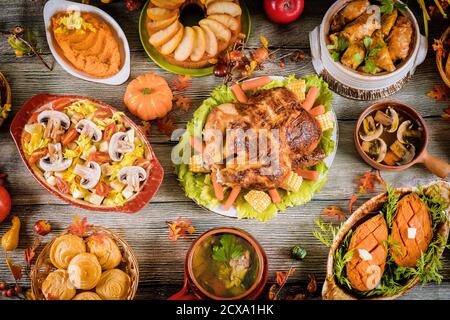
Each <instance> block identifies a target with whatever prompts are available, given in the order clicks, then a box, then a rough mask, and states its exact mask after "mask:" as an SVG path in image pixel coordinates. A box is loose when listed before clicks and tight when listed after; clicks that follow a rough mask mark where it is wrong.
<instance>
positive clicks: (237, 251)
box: [212, 234, 243, 262]
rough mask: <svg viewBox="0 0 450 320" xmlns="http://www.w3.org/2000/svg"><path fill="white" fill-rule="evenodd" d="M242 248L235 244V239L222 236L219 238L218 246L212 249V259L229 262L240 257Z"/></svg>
mask: <svg viewBox="0 0 450 320" xmlns="http://www.w3.org/2000/svg"><path fill="white" fill-rule="evenodd" d="M242 252H243V248H242V246H241V245H240V244H237V243H236V237H235V236H234V235H231V234H224V235H223V236H221V238H220V245H217V246H214V247H213V254H212V258H213V260H215V261H219V262H229V261H230V260H231V259H234V258H238V257H240V256H242Z"/></svg>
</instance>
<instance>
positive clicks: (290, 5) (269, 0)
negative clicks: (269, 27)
mask: <svg viewBox="0 0 450 320" xmlns="http://www.w3.org/2000/svg"><path fill="white" fill-rule="evenodd" d="M304 6H305V1H304V0H264V11H265V12H266V15H267V17H268V18H269V19H270V20H272V22H275V23H279V24H288V23H291V22H294V21H295V20H297V19H298V17H300V15H301V14H302V12H303V8H304Z"/></svg>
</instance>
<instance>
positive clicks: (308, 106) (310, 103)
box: [302, 86, 319, 111]
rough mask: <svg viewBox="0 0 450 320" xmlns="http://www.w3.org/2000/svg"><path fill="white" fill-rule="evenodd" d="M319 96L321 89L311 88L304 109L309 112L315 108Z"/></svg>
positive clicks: (303, 105)
mask: <svg viewBox="0 0 450 320" xmlns="http://www.w3.org/2000/svg"><path fill="white" fill-rule="evenodd" d="M318 94H319V88H317V87H314V86H312V87H311V88H309V91H308V93H307V94H306V99H305V101H304V102H303V104H302V107H303V109H305V110H306V111H309V110H310V109H311V108H312V107H313V105H314V101H316V98H317V96H318Z"/></svg>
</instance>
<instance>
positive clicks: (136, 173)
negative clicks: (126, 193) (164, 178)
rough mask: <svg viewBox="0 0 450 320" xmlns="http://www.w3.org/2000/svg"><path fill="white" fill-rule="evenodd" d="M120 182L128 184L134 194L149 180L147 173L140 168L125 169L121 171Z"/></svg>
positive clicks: (130, 167)
mask: <svg viewBox="0 0 450 320" xmlns="http://www.w3.org/2000/svg"><path fill="white" fill-rule="evenodd" d="M118 177H119V181H120V182H122V183H123V184H126V185H127V186H128V188H130V189H131V190H132V191H133V192H138V191H139V186H140V183H141V182H143V181H145V179H147V172H146V171H145V170H144V169H143V168H142V167H138V166H129V167H124V168H122V169H121V170H120V171H119V175H118Z"/></svg>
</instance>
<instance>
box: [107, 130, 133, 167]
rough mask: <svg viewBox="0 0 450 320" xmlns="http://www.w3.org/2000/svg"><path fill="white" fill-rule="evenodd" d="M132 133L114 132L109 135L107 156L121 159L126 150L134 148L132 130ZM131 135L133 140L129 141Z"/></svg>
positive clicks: (116, 159)
mask: <svg viewBox="0 0 450 320" xmlns="http://www.w3.org/2000/svg"><path fill="white" fill-rule="evenodd" d="M132 133H133V135H131V132H130V131H128V132H116V133H115V134H113V136H112V137H111V140H110V142H109V150H108V153H109V157H110V158H111V159H112V160H113V161H121V160H122V159H123V155H124V154H125V153H127V152H132V151H133V150H134V130H133V132H132ZM132 136H133V141H131V140H130V139H131V137H132Z"/></svg>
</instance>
